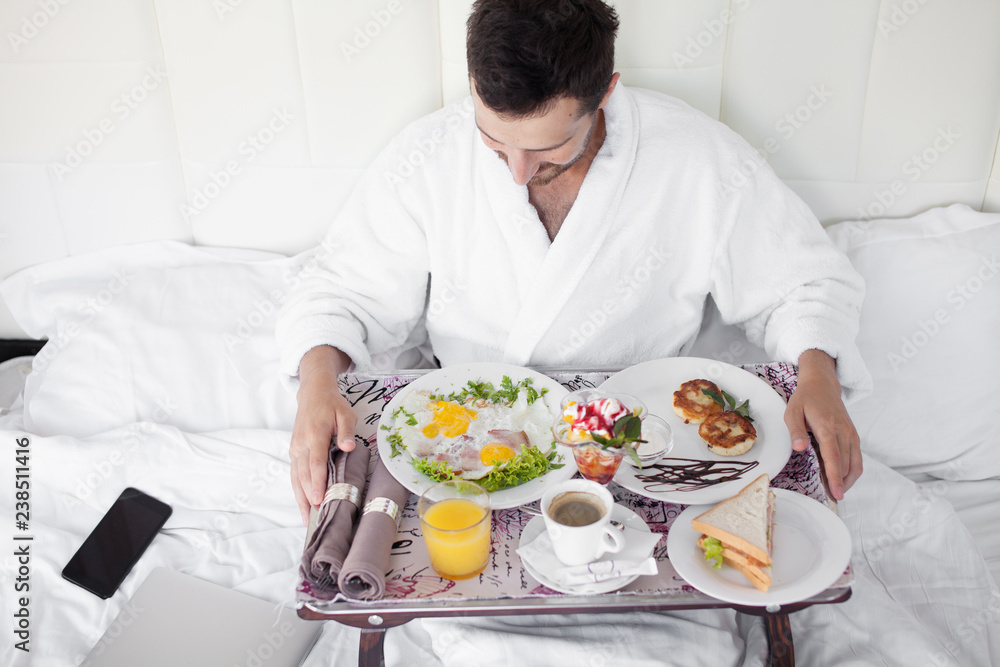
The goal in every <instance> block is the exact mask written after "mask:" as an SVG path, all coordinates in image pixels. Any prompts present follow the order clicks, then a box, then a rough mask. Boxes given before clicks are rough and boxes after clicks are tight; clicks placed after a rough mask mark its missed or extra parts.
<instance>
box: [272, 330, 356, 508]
mask: <svg viewBox="0 0 1000 667" xmlns="http://www.w3.org/2000/svg"><path fill="white" fill-rule="evenodd" d="M350 366H351V359H350V357H348V356H347V355H346V354H344V353H343V352H341V351H340V350H338V349H337V348H335V347H330V346H329V345H320V346H318V347H314V348H312V349H311V350H309V351H308V352H306V354H305V356H303V357H302V361H301V362H300V363H299V379H300V385H299V391H298V394H297V396H296V398H297V400H298V410H297V411H296V413H295V425H294V426H293V427H292V442H291V445H290V446H289V448H288V453H289V456H290V457H291V462H292V470H291V474H292V491H293V492H294V493H295V502H297V503H298V505H299V511H300V512H302V523H303V524H308V523H309V506H310V505H314V506H315V505H319V504H320V503H321V502H322V501H323V495H324V494H325V493H326V483H327V479H326V476H327V459H328V457H329V453H330V443H331V442H332V441H333V439H334V438H336V439H337V446H338V447H340V449H342V450H343V451H345V452H349V451H351V450H352V449H354V427H355V425H356V423H357V416H356V415H355V414H354V408H352V407H351V404H350V403H348V402H347V399H345V398H344V397H343V395H342V394H341V393H340V389H339V387H338V386H337V376H338V375H340V374H341V373H343V372H345V371H346V370H347V369H348V368H350Z"/></svg>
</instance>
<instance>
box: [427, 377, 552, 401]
mask: <svg viewBox="0 0 1000 667" xmlns="http://www.w3.org/2000/svg"><path fill="white" fill-rule="evenodd" d="M531 385H532V380H531V378H525V379H523V380H521V381H520V382H518V383H517V384H514V381H513V380H511V379H510V377H509V376H507V375H504V376H503V380H501V382H500V388H499V389H497V388H495V387H494V386H493V383H492V382H486V381H483V382H475V381H473V380H469V381H468V383H466V386H465V387H464V388H463V389H462V390H461V391H457V392H452V393H451V394H449V395H448V396H443V395H433V396H431V398H434V399H437V400H446V401H455V402H456V403H465V402H466V401H468V400H469V399H470V398H472V399H474V400H484V401H486V402H487V403H497V404H501V405H510V404H511V403H513V402H514V401H516V400H517V396H518V393H520V390H521V389H524V390H525V395H526V397H527V400H528V405H531V404H532V403H534V402H535V401H537V400H538V399H539V398H540V397H542V396H544V395H545V394H546V393H547V392H548V391H549V390H548V388H547V387H543V388H542V390H541V391H538V390H537V389H535V388H534V387H532V386H531Z"/></svg>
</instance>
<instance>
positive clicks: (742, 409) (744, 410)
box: [701, 389, 753, 422]
mask: <svg viewBox="0 0 1000 667" xmlns="http://www.w3.org/2000/svg"><path fill="white" fill-rule="evenodd" d="M719 391H722V396H719V392H718V391H715V390H714V389H702V390H701V393H703V394H705V395H706V396H708V397H709V398H711V399H712V400H713V401H715V402H716V403H718V404H719V405H721V406H722V409H723V410H725V411H726V412H734V413H736V414H738V415H739V416H740V417H746V418H747V419H748V420H750V421H751V422H752V421H753V417H751V416H750V399H749V398H748V399H747V400H745V401H743V403H741V404H740V405H739V407H737V405H736V399H735V398H733V397H732V396H730V395H729V394H727V393H726V392H725V391H723V390H721V389H720V390H719ZM727 403H728V404H729V405H728V407H727V405H726V404H727Z"/></svg>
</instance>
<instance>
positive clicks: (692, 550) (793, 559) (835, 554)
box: [667, 487, 851, 606]
mask: <svg viewBox="0 0 1000 667" xmlns="http://www.w3.org/2000/svg"><path fill="white" fill-rule="evenodd" d="M771 490H772V491H774V494H775V496H776V500H777V502H776V504H775V512H774V551H773V553H772V554H771V560H772V562H773V566H772V569H771V579H772V584H771V586H770V588H768V590H767V592H766V593H764V592H761V591H759V590H757V589H756V588H754V586H753V584H751V583H750V582H749V581H748V580H747V578H746V577H744V576H743V575H742V574H741V573H740V572H738V571H737V570H735V569H733V568H731V567H729V566H727V565H723V566H722V567H721V568H720V569H718V570H716V569H714V568H712V566H711V565H709V564H708V562H707V561H706V560H705V555H704V553H703V552H702V551H701V549H699V548H698V537H699V536H700V535H701V533H698V532H697V531H694V530H691V519H693V518H694V517H696V516H698V515H699V514H701V513H702V512H704V511H705V510H707V509H709V508H710V507H711V505H691V506H690V507H688V508H687V509H685V510H684V511H683V512H681V513H680V514H679V515H678V516H677V518H676V519H674V523H673V526H671V528H670V532H669V533H667V557H668V558H670V563H671V564H672V565H673V566H674V569H675V570H677V574H679V575H680V576H681V577H683V578H684V580H685V581H687V582H688V583H689V584H691V585H692V586H694V587H695V588H697V589H698V590H699V591H701V592H702V593H705V594H706V595H711V596H712V597H714V598H718V599H720V600H723V601H725V602H730V603H733V604H742V605H747V606H766V605H770V604H779V605H781V604H791V603H793V602H800V601H802V600H807V599H809V598H811V597H812V596H813V595H816V594H817V593H820V592H821V591H824V590H826V588H827V587H829V586H830V585H831V584H833V583H834V582H835V581H837V579H838V578H839V577H840V575H842V574H843V573H844V570H845V569H846V568H847V565H848V563H850V560H851V534H850V533H849V532H848V530H847V526H845V525H844V522H843V521H842V520H841V519H840V517H838V516H837V515H836V514H834V513H833V511H832V510H830V509H829V508H828V507H826V506H824V505H822V504H821V503H819V502H817V501H815V500H813V499H812V498H810V497H808V496H804V495H802V494H801V493H796V492H795V491H787V490H785V489H776V488H773V487H772V488H771Z"/></svg>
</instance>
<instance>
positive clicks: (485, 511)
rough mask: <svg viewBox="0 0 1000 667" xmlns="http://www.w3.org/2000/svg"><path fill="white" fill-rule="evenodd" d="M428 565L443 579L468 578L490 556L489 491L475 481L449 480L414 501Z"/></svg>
mask: <svg viewBox="0 0 1000 667" xmlns="http://www.w3.org/2000/svg"><path fill="white" fill-rule="evenodd" d="M417 514H418V516H419V517H420V527H421V528H422V529H423V533H424V542H426V543H427V553H428V554H430V557H431V567H433V568H434V571H435V572H437V573H438V574H439V575H441V576H442V577H445V578H446V579H468V578H469V577H473V576H475V575H477V574H479V573H480V572H482V571H483V568H485V567H486V563H487V562H488V561H489V559H490V524H491V521H490V519H491V515H490V494H489V493H487V492H486V489H484V488H483V487H481V486H479V485H478V484H476V483H475V482H469V481H466V480H459V479H456V480H449V481H447V482H440V483H438V484H435V485H434V486H432V487H431V488H429V489H427V490H426V491H425V492H424V494H423V495H422V496H420V500H419V501H418V502H417Z"/></svg>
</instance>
